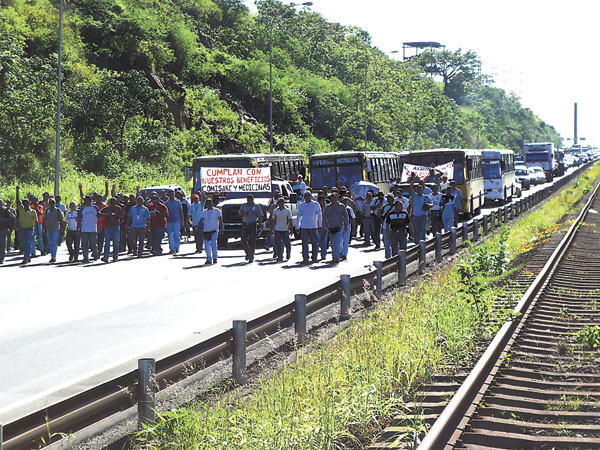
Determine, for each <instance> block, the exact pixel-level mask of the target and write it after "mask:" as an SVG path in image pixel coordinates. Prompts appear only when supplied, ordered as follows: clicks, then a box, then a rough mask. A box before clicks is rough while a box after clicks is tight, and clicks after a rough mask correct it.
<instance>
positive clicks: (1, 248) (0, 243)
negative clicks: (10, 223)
mask: <svg viewBox="0 0 600 450" xmlns="http://www.w3.org/2000/svg"><path fill="white" fill-rule="evenodd" d="M7 236H8V230H0V263H3V262H4V257H5V256H6V237H7Z"/></svg>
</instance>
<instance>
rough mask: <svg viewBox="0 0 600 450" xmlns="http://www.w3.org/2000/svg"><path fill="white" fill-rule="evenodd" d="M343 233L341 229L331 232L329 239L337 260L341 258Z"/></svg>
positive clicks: (332, 253)
mask: <svg viewBox="0 0 600 450" xmlns="http://www.w3.org/2000/svg"><path fill="white" fill-rule="evenodd" d="M343 234H344V233H343V232H342V231H341V230H340V231H338V232H337V233H332V232H329V240H330V241H331V256H333V260H334V261H335V262H337V261H339V260H340V254H341V250H342V236H343Z"/></svg>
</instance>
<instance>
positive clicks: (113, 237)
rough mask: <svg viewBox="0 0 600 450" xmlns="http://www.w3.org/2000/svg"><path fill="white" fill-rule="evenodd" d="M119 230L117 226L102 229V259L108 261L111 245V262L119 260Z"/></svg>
mask: <svg viewBox="0 0 600 450" xmlns="http://www.w3.org/2000/svg"><path fill="white" fill-rule="evenodd" d="M119 235H120V228H119V226H118V225H115V226H112V227H106V228H105V229H104V237H105V241H104V259H105V260H106V261H108V256H109V255H110V243H111V242H112V244H113V261H116V260H117V259H119V245H120V243H121V240H120V239H119Z"/></svg>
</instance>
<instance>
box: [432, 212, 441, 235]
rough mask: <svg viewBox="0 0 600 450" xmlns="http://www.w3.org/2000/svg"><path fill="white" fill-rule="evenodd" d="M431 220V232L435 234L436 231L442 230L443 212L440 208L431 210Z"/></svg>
mask: <svg viewBox="0 0 600 450" xmlns="http://www.w3.org/2000/svg"><path fill="white" fill-rule="evenodd" d="M429 222H430V225H431V226H430V230H431V234H433V235H434V236H435V235H436V233H441V232H442V212H441V211H439V210H435V211H434V210H431V211H429Z"/></svg>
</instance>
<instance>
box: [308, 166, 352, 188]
mask: <svg viewBox="0 0 600 450" xmlns="http://www.w3.org/2000/svg"><path fill="white" fill-rule="evenodd" d="M310 175H311V186H314V187H316V188H319V189H320V188H321V187H323V186H328V187H332V186H336V184H337V180H338V179H339V180H340V181H341V183H342V186H347V187H350V185H351V184H352V183H356V182H357V181H361V180H362V179H363V170H362V165H361V164H351V165H344V166H333V165H331V166H318V165H313V166H312V167H311V170H310Z"/></svg>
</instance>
